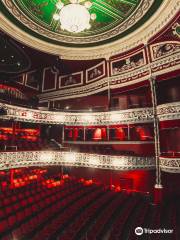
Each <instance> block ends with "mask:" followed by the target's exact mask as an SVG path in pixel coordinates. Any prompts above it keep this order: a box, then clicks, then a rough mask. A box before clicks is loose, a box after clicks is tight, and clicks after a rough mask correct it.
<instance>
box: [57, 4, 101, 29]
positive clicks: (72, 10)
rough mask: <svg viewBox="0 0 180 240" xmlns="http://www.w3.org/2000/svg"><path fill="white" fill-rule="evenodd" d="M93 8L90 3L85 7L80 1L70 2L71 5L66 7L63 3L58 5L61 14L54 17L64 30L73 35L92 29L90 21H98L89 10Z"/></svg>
mask: <svg viewBox="0 0 180 240" xmlns="http://www.w3.org/2000/svg"><path fill="white" fill-rule="evenodd" d="M91 6H92V3H91V2H90V1H87V2H85V4H84V5H82V4H80V3H79V0H70V3H69V4H67V5H64V3H62V2H61V1H59V2H57V3H56V7H57V9H58V10H59V13H56V14H54V15H53V18H54V20H56V21H57V20H59V21H60V24H61V29H62V30H67V31H68V32H72V33H79V32H82V31H84V30H86V29H90V27H91V25H90V20H95V19H96V14H95V13H92V14H90V13H89V11H88V9H89V8H90V7H91Z"/></svg>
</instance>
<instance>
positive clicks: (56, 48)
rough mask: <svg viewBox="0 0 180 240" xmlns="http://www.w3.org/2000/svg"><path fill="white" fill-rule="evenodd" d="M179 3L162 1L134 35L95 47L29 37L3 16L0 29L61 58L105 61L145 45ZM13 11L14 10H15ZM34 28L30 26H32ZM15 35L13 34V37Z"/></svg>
mask: <svg viewBox="0 0 180 240" xmlns="http://www.w3.org/2000/svg"><path fill="white" fill-rule="evenodd" d="M5 1H8V3H9V8H10V9H12V8H13V6H12V1H10V0H3V3H4V2H5ZM179 5H180V3H179V0H173V1H169V0H164V1H163V3H162V4H161V6H160V7H159V9H158V10H157V11H156V13H155V14H154V15H153V16H151V18H150V19H149V20H148V21H147V22H146V23H144V24H143V26H141V27H140V28H138V29H137V30H135V31H134V32H133V33H131V34H128V35H127V36H125V37H123V38H121V39H119V40H116V41H114V42H112V43H108V44H106V45H99V46H96V47H82V48H76V47H71V48H69V47H64V46H60V45H56V44H52V43H49V42H45V41H43V40H40V39H37V38H35V37H33V36H32V35H29V34H28V33H26V32H25V31H22V30H20V29H19V28H18V27H17V26H16V25H15V24H14V23H12V22H11V21H9V19H7V17H6V16H4V15H3V14H2V13H1V14H0V17H1V29H2V30H4V31H5V32H7V33H8V34H10V35H12V36H14V37H15V38H16V39H17V40H19V41H22V39H23V41H24V43H25V44H26V45H29V46H32V45H33V46H34V47H36V48H37V49H38V50H41V51H45V52H49V53H51V54H56V55H58V54H59V55H60V56H61V58H64V59H72V60H80V59H84V60H85V59H86V60H88V59H96V58H106V57H109V56H112V55H117V54H119V53H120V52H124V51H126V50H128V49H131V48H134V47H135V46H138V45H139V44H141V43H144V44H146V43H147V42H148V40H149V39H150V38H152V37H153V36H154V35H156V34H157V33H158V32H159V31H160V30H161V29H162V28H164V27H165V26H167V25H168V23H169V21H170V20H171V19H172V18H173V17H174V16H175V15H176V14H177V13H178V12H179ZM15 12H16V11H15ZM16 15H18V16H19V18H20V21H26V19H25V17H24V16H21V14H19V11H17V12H16ZM31 27H33V26H31ZM14 32H16V35H14Z"/></svg>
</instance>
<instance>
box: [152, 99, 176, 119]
mask: <svg viewBox="0 0 180 240" xmlns="http://www.w3.org/2000/svg"><path fill="white" fill-rule="evenodd" d="M157 114H158V118H159V120H160V121H165V120H176V119H180V102H174V103H166V104H162V105H159V106H157Z"/></svg>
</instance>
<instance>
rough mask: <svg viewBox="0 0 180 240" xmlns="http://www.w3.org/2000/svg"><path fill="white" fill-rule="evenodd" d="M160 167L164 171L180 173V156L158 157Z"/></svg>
mask: <svg viewBox="0 0 180 240" xmlns="http://www.w3.org/2000/svg"><path fill="white" fill-rule="evenodd" d="M160 167H161V170H162V171H164V172H172V173H180V158H178V157H176V158H168V157H160Z"/></svg>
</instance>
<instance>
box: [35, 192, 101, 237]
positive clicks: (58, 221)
mask: <svg viewBox="0 0 180 240" xmlns="http://www.w3.org/2000/svg"><path fill="white" fill-rule="evenodd" d="M102 193H103V190H102V189H97V190H96V191H95V192H91V193H89V194H88V195H84V196H83V197H81V198H79V200H78V201H76V202H74V203H73V204H72V205H71V206H70V207H69V208H68V209H66V211H64V212H62V214H58V215H57V216H56V217H53V219H52V221H51V222H50V223H49V224H48V225H44V228H43V229H42V231H40V232H37V234H36V236H35V237H33V239H34V240H36V239H39V238H41V239H46V238H52V239H56V237H55V235H56V231H57V230H58V231H59V229H60V230H62V228H63V227H64V226H65V225H67V224H70V223H71V221H72V219H73V218H74V217H75V216H76V217H77V218H79V216H80V212H81V210H82V209H85V208H87V207H88V205H89V204H90V203H91V202H93V201H95V200H96V199H97V198H98V197H100V196H101V195H102ZM81 224H82V221H81ZM63 229H64V228H63ZM67 229H68V231H66V232H69V227H67Z"/></svg>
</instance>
